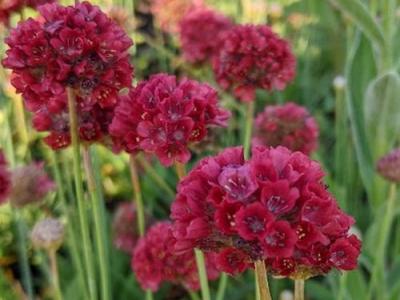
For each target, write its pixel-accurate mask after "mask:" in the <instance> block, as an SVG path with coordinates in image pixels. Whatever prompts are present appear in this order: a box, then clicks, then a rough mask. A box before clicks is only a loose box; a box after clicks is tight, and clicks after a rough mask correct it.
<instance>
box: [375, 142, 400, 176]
mask: <svg viewBox="0 0 400 300" xmlns="http://www.w3.org/2000/svg"><path fill="white" fill-rule="evenodd" d="M377 170H378V173H379V174H380V175H381V176H382V177H383V178H385V179H386V180H388V181H391V182H397V183H399V182H400V148H398V149H394V150H392V151H391V152H390V153H388V154H386V155H385V156H383V157H382V158H381V159H379V161H378V164H377Z"/></svg>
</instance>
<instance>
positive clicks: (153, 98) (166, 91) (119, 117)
mask: <svg viewBox="0 0 400 300" xmlns="http://www.w3.org/2000/svg"><path fill="white" fill-rule="evenodd" d="M217 102H218V95H217V92H216V91H215V90H214V89H213V88H211V87H210V86H209V85H207V84H202V83H199V82H197V81H194V80H189V79H182V80H179V81H178V80H177V79H176V77H175V76H172V75H167V74H157V75H153V76H151V77H150V79H149V80H147V81H142V82H141V83H139V85H138V86H137V87H136V88H134V89H132V90H131V91H130V93H129V94H128V95H125V96H122V97H121V100H120V102H119V104H118V106H117V108H116V109H115V116H114V119H113V121H112V123H111V125H110V134H111V136H112V137H113V140H114V144H115V147H116V148H117V149H124V150H125V151H127V152H129V153H135V152H137V151H139V150H144V151H146V152H148V153H154V154H155V155H156V156H157V157H158V158H159V160H160V161H161V163H162V164H163V165H165V166H170V165H171V164H172V163H173V162H174V161H178V162H181V163H186V162H187V161H188V160H189V159H190V151H189V149H188V145H189V144H191V143H193V142H199V141H201V140H202V139H203V138H204V137H205V136H206V135H207V130H208V129H207V128H208V127H209V126H210V125H216V126H225V125H226V122H227V119H228V118H229V116H230V114H229V112H228V111H225V110H223V109H221V108H219V107H218V103H217Z"/></svg>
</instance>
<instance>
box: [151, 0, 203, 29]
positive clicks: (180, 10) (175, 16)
mask: <svg viewBox="0 0 400 300" xmlns="http://www.w3.org/2000/svg"><path fill="white" fill-rule="evenodd" d="M203 5H204V3H203V0H151V4H150V10H151V12H152V14H153V16H154V19H155V22H156V23H157V25H158V26H159V27H160V28H161V29H162V30H164V31H166V32H170V33H176V32H177V31H178V24H179V22H180V21H181V20H182V18H183V17H184V16H185V15H186V14H188V13H189V12H190V11H192V10H195V9H197V8H199V7H202V6H203Z"/></svg>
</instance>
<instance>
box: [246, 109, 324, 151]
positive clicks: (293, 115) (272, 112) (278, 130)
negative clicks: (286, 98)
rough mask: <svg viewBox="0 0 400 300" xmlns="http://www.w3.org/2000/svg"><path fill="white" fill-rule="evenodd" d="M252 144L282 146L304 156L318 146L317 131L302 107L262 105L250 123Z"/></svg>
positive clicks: (315, 124) (312, 119)
mask: <svg viewBox="0 0 400 300" xmlns="http://www.w3.org/2000/svg"><path fill="white" fill-rule="evenodd" d="M254 128H255V131H254V135H253V140H252V143H253V145H260V146H273V147H276V146H278V145H281V146H285V147H287V148H289V149H290V150H292V151H301V152H303V153H305V154H307V155H309V154H310V153H311V152H313V151H315V150H316V149H317V147H318V136H319V128H318V125H317V122H316V121H315V119H314V118H313V117H312V116H311V115H310V113H309V112H308V111H307V109H306V108H305V107H302V106H300V105H297V104H295V103H292V102H288V103H286V104H284V105H270V106H266V107H265V109H264V111H263V112H261V113H260V114H259V115H258V116H257V117H256V120H255V122H254Z"/></svg>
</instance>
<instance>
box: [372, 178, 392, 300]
mask: <svg viewBox="0 0 400 300" xmlns="http://www.w3.org/2000/svg"><path fill="white" fill-rule="evenodd" d="M395 200H396V184H394V183H392V184H391V185H390V190H389V198H388V201H387V203H386V211H385V215H384V216H383V220H382V225H381V228H380V232H379V235H378V237H379V240H378V241H377V248H376V252H375V263H374V265H373V268H372V275H371V281H370V286H369V293H368V299H374V291H375V288H377V287H379V289H376V291H378V290H379V291H381V292H380V294H379V296H378V295H375V297H377V298H379V299H383V298H384V290H385V288H384V287H382V286H379V284H378V281H379V277H380V276H381V275H382V274H383V273H384V267H385V257H386V255H385V251H386V246H387V242H388V238H389V234H390V229H391V226H392V223H393V217H394V210H395V206H396V201H395Z"/></svg>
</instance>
